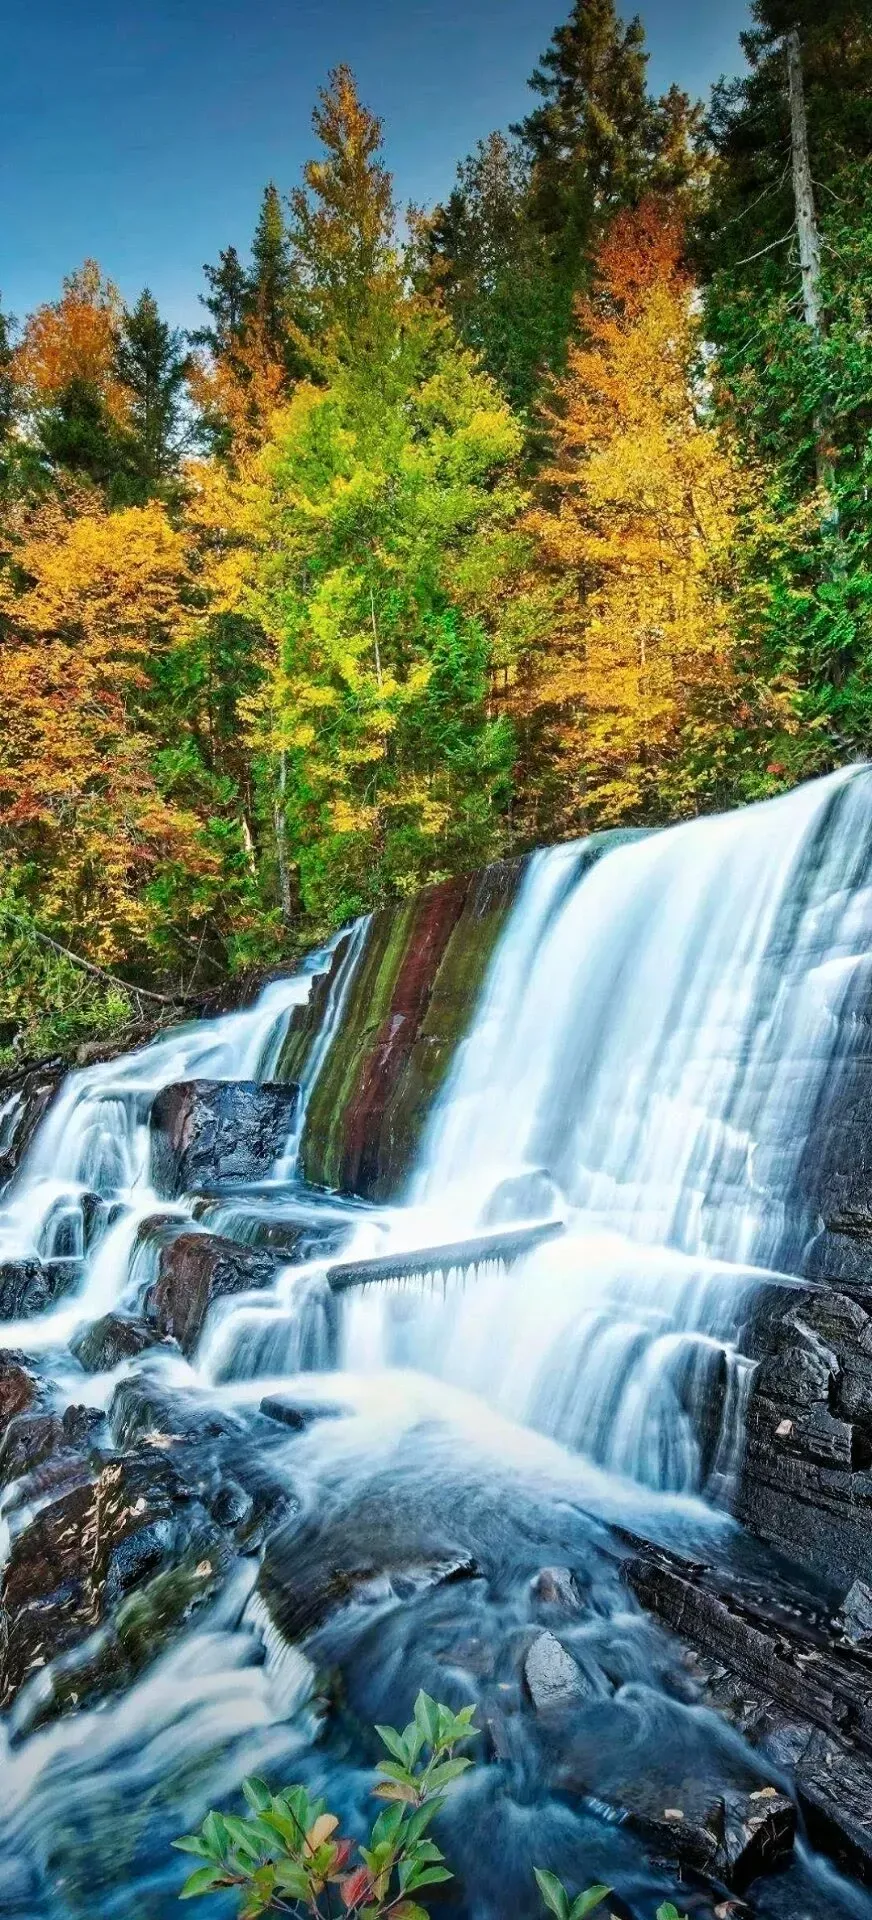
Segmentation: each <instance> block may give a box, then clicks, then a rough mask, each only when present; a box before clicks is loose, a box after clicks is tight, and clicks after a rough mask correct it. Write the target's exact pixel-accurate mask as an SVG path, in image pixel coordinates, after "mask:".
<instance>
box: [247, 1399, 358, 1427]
mask: <svg viewBox="0 0 872 1920" xmlns="http://www.w3.org/2000/svg"><path fill="white" fill-rule="evenodd" d="M260 1411H261V1413H265V1414H266V1417H267V1419H268V1420H276V1421H277V1422H278V1424H279V1425H280V1426H282V1427H290V1428H291V1430H292V1431H293V1432H294V1433H302V1432H303V1429H304V1427H311V1426H312V1425H313V1424H314V1422H315V1421H316V1420H338V1419H339V1418H340V1416H341V1414H342V1408H341V1407H333V1406H317V1405H315V1404H314V1403H313V1404H307V1403H306V1402H305V1401H303V1403H302V1404H301V1405H300V1404H298V1403H297V1401H295V1400H289V1399H287V1398H286V1396H285V1395H284V1394H277V1393H268V1394H267V1395H266V1396H265V1398H264V1399H263V1400H262V1401H261V1403H260Z"/></svg>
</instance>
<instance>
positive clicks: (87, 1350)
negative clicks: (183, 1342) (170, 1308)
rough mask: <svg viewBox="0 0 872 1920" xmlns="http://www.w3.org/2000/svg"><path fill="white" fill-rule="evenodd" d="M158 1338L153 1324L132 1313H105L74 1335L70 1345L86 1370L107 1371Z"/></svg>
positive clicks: (94, 1371)
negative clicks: (150, 1324)
mask: <svg viewBox="0 0 872 1920" xmlns="http://www.w3.org/2000/svg"><path fill="white" fill-rule="evenodd" d="M158 1337H159V1336H158V1335H157V1333H156V1332H155V1329H154V1327H151V1326H149V1324H148V1322H147V1321H146V1320H139V1319H137V1318H136V1317H135V1316H134V1315H133V1314H127V1313H104V1315H103V1317H102V1319H100V1320H92V1321H91V1322H90V1323H89V1324H88V1325H87V1326H85V1327H81V1328H80V1329H79V1332H78V1333H76V1334H74V1335H73V1338H72V1340H71V1341H70V1348H71V1351H72V1352H73V1353H74V1354H75V1356H76V1359H77V1360H78V1362H79V1365H80V1366H81V1367H84V1369H85V1372H86V1373H108V1372H109V1371H110V1369H111V1368H112V1367H117V1366H118V1365H119V1363H120V1362H121V1361H122V1360H136V1359H138V1357H139V1355H140V1354H141V1353H144V1352H145V1350H146V1348H147V1347H153V1346H154V1345H155V1344H156V1342H157V1340H158Z"/></svg>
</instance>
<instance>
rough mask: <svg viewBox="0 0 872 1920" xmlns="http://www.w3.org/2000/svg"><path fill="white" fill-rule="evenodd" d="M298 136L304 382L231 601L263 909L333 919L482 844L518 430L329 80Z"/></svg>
mask: <svg viewBox="0 0 872 1920" xmlns="http://www.w3.org/2000/svg"><path fill="white" fill-rule="evenodd" d="M316 124H317V125H318V126H319V128H320V129H321V131H322V138H323V140H324V144H325V147H326V150H327V159H326V161H324V162H323V163H322V162H320V161H319V162H313V163H310V165H309V166H308V167H307V169H306V175H305V178H306V182H307V186H308V192H307V193H304V192H303V191H302V190H301V192H300V193H299V194H298V195H297V196H295V201H294V205H295V208H296V214H297V221H296V234H297V245H298V247H299V248H300V251H301V254H302V257H303V258H304V260H305V287H306V292H307V296H308V298H309V302H310V306H309V316H310V325H311V326H312V334H311V337H310V348H311V350H312V351H313V354H314V357H315V361H316V365H317V368H318V371H319V377H320V382H321V384H319V385H315V384H313V383H308V384H305V385H301V386H299V387H298V388H297V390H296V392H295V394H294V396H293V398H292V401H291V404H290V406H289V408H288V409H287V411H286V413H285V414H284V416H283V417H282V418H281V419H280V422H279V425H278V429H277V432H276V436H275V439H274V441H273V443H272V444H271V445H270V446H269V447H268V448H267V449H266V451H265V455H264V459H263V462H262V478H261V482H260V497H259V508H258V510H259V513H260V521H261V526H260V540H261V553H262V560H261V569H260V580H259V585H258V589H257V591H256V593H255V594H254V595H253V597H252V602H251V607H252V611H253V612H254V613H255V614H256V616H257V617H258V618H259V619H260V621H261V623H262V625H263V627H264V629H265V631H266V633H267V634H268V636H269V638H270V641H271V646H272V664H271V668H270V671H269V674H268V677H267V681H266V683H265V686H264V689H263V691H262V693H261V695H260V696H259V697H258V698H256V699H255V700H254V701H252V702H251V703H250V711H251V713H252V725H253V730H254V739H255V744H256V746H257V748H258V750H259V752H261V753H262V754H264V755H265V756H266V761H267V763H268V764H269V766H270V768H271V769H272V773H273V778H274V780H275V806H276V847H277V858H278V867H279V879H280V883H281V893H282V900H283V906H284V910H285V912H286V914H287V913H289V912H293V911H294V910H295V908H296V906H297V903H298V899H299V901H301V903H302V905H303V907H304V908H305V910H306V911H308V912H309V913H312V914H315V915H317V916H319V917H320V918H324V917H329V918H339V917H341V916H343V915H345V914H348V913H350V912H355V911H358V910H359V909H360V908H361V907H364V906H368V905H371V904H372V903H373V902H374V901H375V900H377V899H378V898H379V897H380V896H381V895H383V894H385V893H391V892H393V893H405V892H409V891H411V890H412V889H413V888H414V887H415V886H417V885H419V884H420V883H421V882H422V881H423V880H426V879H428V878H432V877H435V876H436V875H441V874H444V873H447V872H451V871H453V870H455V869H456V868H457V867H458V866H459V865H464V864H466V865H469V864H472V863H474V862H475V861H476V860H479V859H483V858H486V857H487V856H488V854H490V853H492V852H493V851H494V850H495V849H496V847H497V846H498V845H499V844H500V842H501V839H502V836H503V834H504V831H505V818H506V809H507V805H508V800H509V796H510V789H511V782H510V769H511V760H512V736H511V732H510V729H509V726H508V724H507V722H506V721H505V720H504V719H502V718H500V717H497V716H496V715H495V713H494V711H493V708H492V702H491V698H490V682H491V668H492V662H493V658H494V648H495V645H496V641H497V626H498V618H497V616H498V611H499V597H500V589H501V581H502V579H503V577H504V575H505V572H506V570H507V568H508V567H509V565H510V564H511V560H512V557H513V555H514V552H515V544H516V535H515V534H514V533H513V531H512V527H513V520H514V517H515V514H516V510H517V506H518V498H519V496H518V490H517V485H516V482H515V479H514V474H513V468H514V463H515V461H516V459H517V456H518V453H519V451H520V446H521V433H520V428H519V426H518V423H517V422H516V421H515V419H514V418H513V416H512V414H511V412H510V410H509V408H508V406H507V405H506V403H505V401H504V399H503V398H502V396H501V395H500V394H499V392H498V390H497V389H496V387H495V386H494V385H493V383H492V382H491V381H490V379H489V378H488V377H487V375H486V374H484V373H483V372H481V371H480V370H479V368H478V367H477V365H476V363H475V361H474V360H473V358H472V356H471V355H470V354H469V353H468V352H466V351H465V350H464V349H462V348H461V347H459V345H458V343H457V341H456V338H455V336H454V334H453V332H452V330H451V328H450V326H449V325H448V323H447V321H446V320H445V318H444V316H442V315H440V314H439V313H437V312H434V311H433V310H432V308H431V307H429V306H428V305H427V303H426V302H423V301H421V300H420V299H419V298H418V297H417V296H416V295H415V294H414V293H413V292H411V291H410V290H409V288H408V287H407V285H406V283H405V280H404V276H403V272H402V265H401V262H400V259H399V257H398V254H397V252H396V249H395V247H394V244H393V232H392V225H393V200H392V192H391V182H390V177H389V175H388V174H387V172H386V170H385V168H384V164H383V161H382V159H381V154H380V144H379V142H380V135H379V127H378V122H377V121H375V120H374V119H373V117H372V116H371V115H369V114H368V113H367V111H366V109H365V108H364V107H362V106H361V104H360V102H359V100H358V98H357V94H356V91H355V89H354V85H353V81H352V80H351V76H350V75H349V74H348V73H347V72H346V71H345V70H344V69H343V70H340V72H339V73H338V74H337V75H335V76H334V80H333V83H332V87H331V91H330V93H329V94H328V95H326V96H324V97H323V98H322V102H321V105H320V107H319V110H318V114H317V116H316ZM346 202H348V203H349V205H350V217H349V220H348V221H346V219H345V217H344V213H343V209H344V208H345V206H346ZM292 868H295V870H296V891H295V886H294V881H293V875H292V873H291V869H292Z"/></svg>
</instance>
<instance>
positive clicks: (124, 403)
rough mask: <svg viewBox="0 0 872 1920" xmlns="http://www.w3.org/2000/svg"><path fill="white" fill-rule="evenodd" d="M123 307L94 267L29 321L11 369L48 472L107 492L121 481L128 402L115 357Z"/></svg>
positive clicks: (73, 279) (88, 265) (87, 267)
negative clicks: (64, 472) (73, 475)
mask: <svg viewBox="0 0 872 1920" xmlns="http://www.w3.org/2000/svg"><path fill="white" fill-rule="evenodd" d="M122 319H123V304H122V301H121V296H120V294H119V293H118V290H117V288H116V287H115V286H113V284H112V282H111V281H110V280H105V279H104V278H103V275H102V274H101V272H100V269H99V267H98V266H97V263H96V261H94V260H86V262H85V264H84V266H83V267H81V268H80V269H79V271H78V272H77V273H74V274H70V275H69V276H68V278H67V279H66V280H65V281H64V284H63V292H62V295H61V298H60V300H57V301H54V302H51V303H49V304H47V305H46V306H42V307H39V308H37V310H36V312H35V313H33V314H31V315H30V317H29V319H28V320H27V322H26V324H25V327H24V333H23V337H22V339H21V342H20V344H19V346H18V348H17V350H16V354H15V363H14V370H15V376H16V379H17V381H18V383H19V387H20V390H21V396H22V406H23V409H24V411H25V413H26V415H27V417H28V418H29V421H30V425H31V430H32V433H33V435H34V438H35V441H36V444H37V446H38V448H39V450H40V452H41V454H42V456H43V458H44V459H45V460H47V461H48V462H49V464H50V466H51V467H53V468H56V469H61V470H64V469H66V470H68V471H71V472H73V473H78V474H80V475H83V476H86V477H87V478H88V479H90V480H92V481H94V482H96V483H97V484H98V485H100V486H105V487H107V488H109V489H110V490H111V488H112V487H113V485H114V484H116V483H117V482H119V481H120V482H121V483H122V484H123V481H124V480H125V479H126V477H127V476H128V473H129V456H128V443H127V438H126V430H127V427H128V424H129V416H130V399H129V395H128V393H127V390H126V388H125V386H124V384H123V382H122V380H121V379H120V377H119V373H118V366H117V356H118V345H119V340H120V337H121V327H122Z"/></svg>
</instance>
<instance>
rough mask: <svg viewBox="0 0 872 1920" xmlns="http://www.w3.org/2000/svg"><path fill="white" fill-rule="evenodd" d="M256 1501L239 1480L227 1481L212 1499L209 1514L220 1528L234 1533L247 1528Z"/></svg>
mask: <svg viewBox="0 0 872 1920" xmlns="http://www.w3.org/2000/svg"><path fill="white" fill-rule="evenodd" d="M253 1510H254V1501H253V1499H252V1497H251V1494H250V1493H248V1492H247V1490H246V1488H245V1487H242V1486H240V1484H239V1481H238V1480H225V1481H224V1484H223V1486H220V1487H219V1488H218V1491H217V1493H216V1494H215V1496H214V1498H213V1499H212V1501H211V1503H210V1506H209V1512H210V1513H211V1515H212V1518H213V1520H214V1521H215V1522H216V1525H217V1526H219V1527H228V1528H230V1529H231V1530H232V1531H233V1532H236V1530H237V1528H240V1527H243V1528H244V1527H245V1526H246V1525H247V1523H248V1521H249V1520H250V1519H251V1516H252V1512H253Z"/></svg>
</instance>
